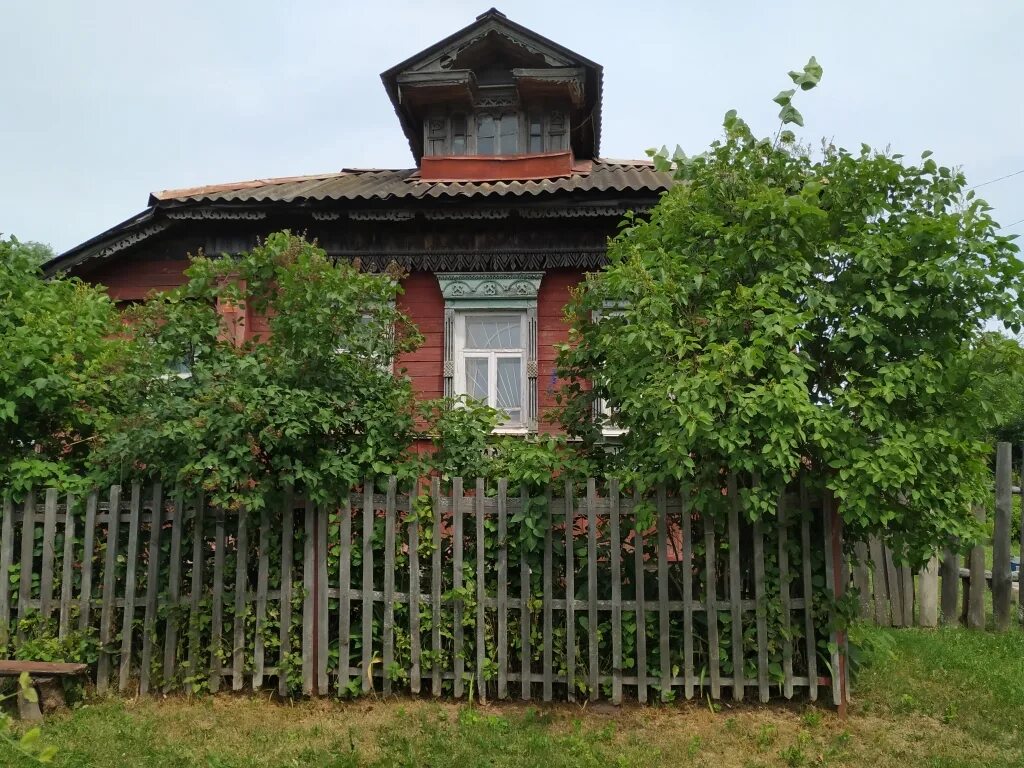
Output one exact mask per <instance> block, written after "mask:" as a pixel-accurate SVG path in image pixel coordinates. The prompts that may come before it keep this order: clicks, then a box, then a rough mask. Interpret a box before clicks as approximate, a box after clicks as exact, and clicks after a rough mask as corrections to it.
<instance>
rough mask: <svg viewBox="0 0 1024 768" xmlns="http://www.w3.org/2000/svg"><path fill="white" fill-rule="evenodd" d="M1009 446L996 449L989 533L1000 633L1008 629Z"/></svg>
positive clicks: (1000, 444)
mask: <svg viewBox="0 0 1024 768" xmlns="http://www.w3.org/2000/svg"><path fill="white" fill-rule="evenodd" d="M1011 474H1012V470H1011V457H1010V444H1009V443H1005V442H1000V443H998V444H997V445H996V519H995V527H994V529H993V533H992V612H993V613H994V614H995V626H996V629H997V630H998V631H1000V632H1002V631H1005V630H1007V629H1009V628H1010V516H1011V508H1012V502H1013V494H1012V492H1011V489H1010V480H1011V477H1010V476H1011Z"/></svg>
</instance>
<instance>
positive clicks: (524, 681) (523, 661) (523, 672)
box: [519, 486, 532, 701]
mask: <svg viewBox="0 0 1024 768" xmlns="http://www.w3.org/2000/svg"><path fill="white" fill-rule="evenodd" d="M519 503H520V505H521V506H520V509H522V510H524V511H525V510H526V509H527V507H528V505H529V503H530V496H529V494H528V493H527V490H526V486H522V487H521V488H520V489H519ZM531 621H532V619H531V616H530V564H529V562H528V561H527V559H526V548H525V547H523V546H522V545H521V544H520V547H519V643H520V646H519V647H520V653H519V662H520V663H519V666H520V672H519V688H520V691H519V692H520V695H521V697H522V699H523V701H529V700H530V688H531V683H532V680H531V677H530V667H531V663H532V654H531V651H530V624H531Z"/></svg>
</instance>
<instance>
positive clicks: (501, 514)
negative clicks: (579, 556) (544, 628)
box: [495, 478, 508, 699]
mask: <svg viewBox="0 0 1024 768" xmlns="http://www.w3.org/2000/svg"><path fill="white" fill-rule="evenodd" d="M495 503H496V505H497V508H498V595H497V598H496V602H497V609H498V641H497V645H498V698H499V699H507V698H508V480H506V479H505V478H502V479H500V480H499V481H498V496H497V498H496V499H495Z"/></svg>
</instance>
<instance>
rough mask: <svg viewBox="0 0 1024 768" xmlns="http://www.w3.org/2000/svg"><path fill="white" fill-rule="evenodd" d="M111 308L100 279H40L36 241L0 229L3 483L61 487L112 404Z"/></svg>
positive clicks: (116, 354) (116, 345)
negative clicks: (30, 243)
mask: <svg viewBox="0 0 1024 768" xmlns="http://www.w3.org/2000/svg"><path fill="white" fill-rule="evenodd" d="M119 327H120V326H119V323H118V315H117V310H116V308H115V307H114V304H113V303H112V302H111V301H110V299H109V298H108V297H107V295H106V293H105V292H104V291H103V290H102V289H99V288H94V287H92V286H88V285H85V284H84V283H82V282H81V281H79V280H76V279H67V278H59V279H54V280H50V281H46V280H43V278H42V275H41V273H40V272H39V260H38V256H37V253H36V251H35V250H34V249H33V248H31V247H26V246H25V245H24V244H22V243H20V242H19V241H18V240H17V239H15V238H13V237H12V238H10V239H0V486H3V487H6V488H10V489H11V490H12V491H13V492H14V493H16V494H20V493H22V492H24V491H25V490H26V489H28V488H30V487H32V486H35V487H40V486H42V485H45V484H49V483H54V484H58V485H62V486H64V487H68V486H69V485H70V484H72V483H73V481H74V478H75V477H77V476H79V475H80V472H81V470H82V468H83V464H84V461H85V458H86V456H87V455H88V453H89V446H90V442H92V441H93V440H94V439H95V437H96V435H97V432H98V431H99V430H100V428H101V427H102V426H103V425H104V424H105V423H106V422H107V421H108V419H109V417H110V413H111V410H112V409H115V408H117V407H119V406H118V405H117V403H118V400H119V388H118V387H117V386H116V385H114V384H113V381H114V378H115V377H116V375H117V373H118V372H119V371H120V370H122V369H123V364H124V354H123V345H122V344H121V342H120V340H119V339H118V338H117V336H116V333H117V331H118V329H119Z"/></svg>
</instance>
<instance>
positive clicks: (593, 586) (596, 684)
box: [587, 478, 601, 701]
mask: <svg viewBox="0 0 1024 768" xmlns="http://www.w3.org/2000/svg"><path fill="white" fill-rule="evenodd" d="M599 624H600V620H599V618H598V615H597V487H596V483H595V482H594V479H593V478H589V479H588V480H587V650H588V652H589V656H590V658H589V665H588V669H587V672H588V673H589V675H588V677H589V680H588V683H587V686H588V687H589V689H590V690H589V691H588V694H589V698H590V700H591V701H597V700H598V699H599V698H600V696H601V684H600V677H599V674H600V669H599V668H598V643H599V642H600V636H599V634H598V626H599Z"/></svg>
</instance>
